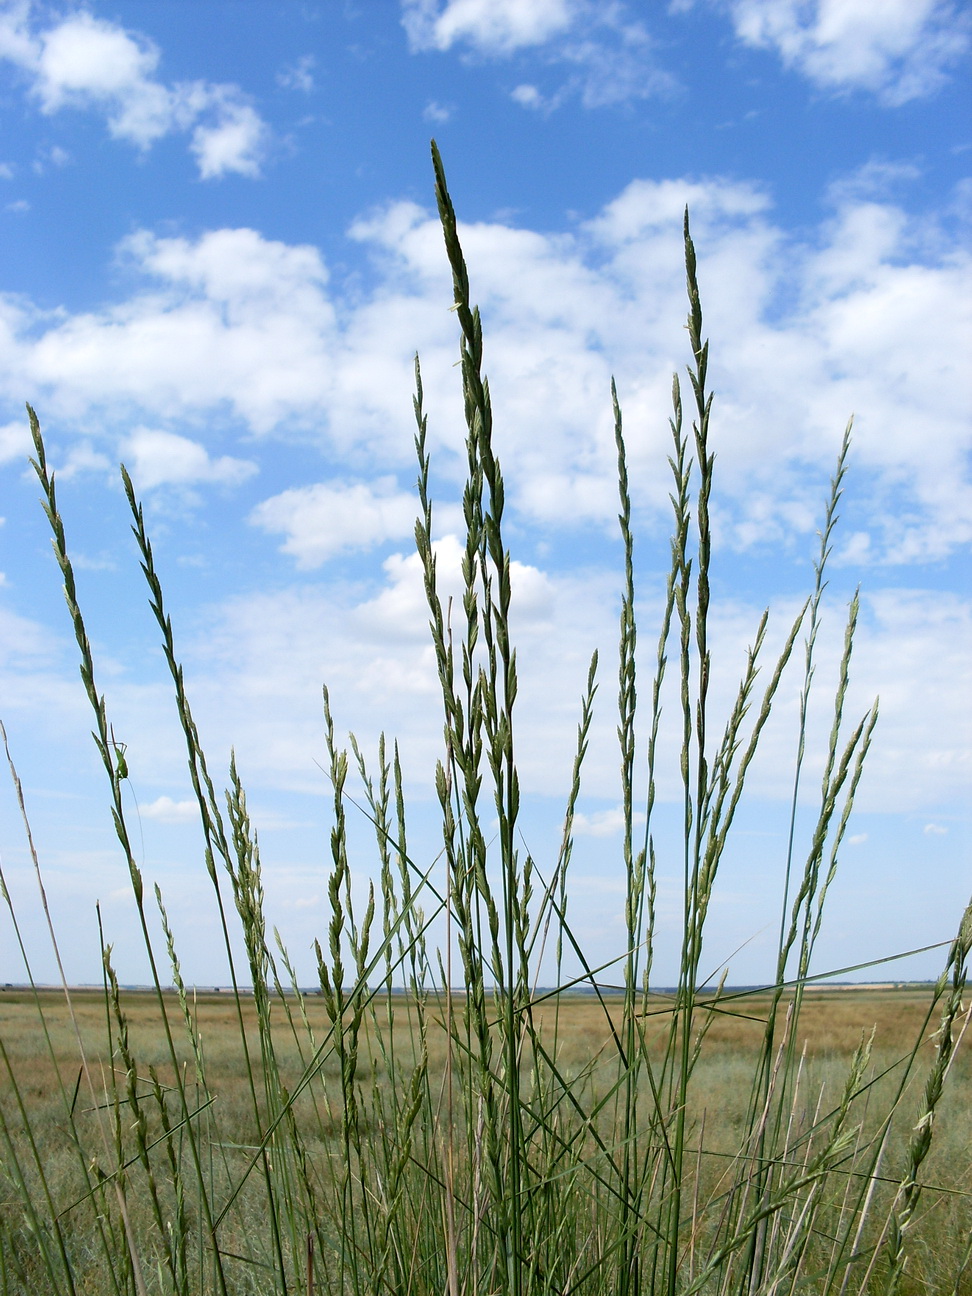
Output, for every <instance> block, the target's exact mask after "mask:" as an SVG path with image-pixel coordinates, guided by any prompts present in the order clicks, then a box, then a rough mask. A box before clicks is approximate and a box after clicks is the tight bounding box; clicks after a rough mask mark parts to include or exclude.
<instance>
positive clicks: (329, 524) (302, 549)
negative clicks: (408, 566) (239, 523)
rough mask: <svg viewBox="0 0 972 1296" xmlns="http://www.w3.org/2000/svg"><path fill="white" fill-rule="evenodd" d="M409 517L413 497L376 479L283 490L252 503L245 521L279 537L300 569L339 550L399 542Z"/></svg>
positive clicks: (392, 481)
mask: <svg viewBox="0 0 972 1296" xmlns="http://www.w3.org/2000/svg"><path fill="white" fill-rule="evenodd" d="M415 517H416V503H415V497H414V495H412V494H411V493H405V492H403V491H400V490H398V488H397V484H396V482H395V479H394V477H380V478H378V479H377V480H376V481H373V482H370V483H364V482H356V483H350V484H349V483H346V482H340V481H331V482H326V483H325V482H321V483H319V484H318V485H316V486H300V487H297V488H295V489H293V490H286V491H283V492H282V493H281V494H279V495H274V496H272V497H271V498H270V499H268V500H264V501H263V503H262V504H258V505H257V507H256V508H255V509H254V510H253V512H252V513H251V514H250V521H251V522H252V523H253V524H254V525H255V526H259V527H262V528H263V530H264V531H269V532H271V533H281V532H282V533H283V534H284V535H285V536H286V537H287V539H286V540H285V541H284V543H283V544H282V545H281V549H282V550H283V552H284V553H288V554H292V555H293V557H294V558H296V560H297V566H298V567H300V568H305V569H306V568H310V567H319V566H320V565H321V563H324V562H326V561H327V559H328V558H332V557H333V556H334V555H335V554H337V553H341V552H342V551H343V550H347V549H370V548H371V547H372V546H374V545H376V544H382V543H383V542H384V541H386V540H400V539H402V538H403V537H405V536H407V535H410V534H411V532H412V531H413V529H414V527H415Z"/></svg>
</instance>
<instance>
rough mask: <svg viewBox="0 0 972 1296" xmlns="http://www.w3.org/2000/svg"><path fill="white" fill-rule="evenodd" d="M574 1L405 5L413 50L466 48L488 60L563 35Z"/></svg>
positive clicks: (451, 0)
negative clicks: (485, 55)
mask: <svg viewBox="0 0 972 1296" xmlns="http://www.w3.org/2000/svg"><path fill="white" fill-rule="evenodd" d="M581 7H582V6H581V5H580V4H578V2H577V0H403V3H402V9H403V17H402V22H403V23H404V26H405V30H406V32H407V33H408V38H409V41H410V43H411V46H412V48H413V49H416V50H426V49H438V50H447V49H450V48H451V47H452V46H453V45H454V44H456V43H457V42H465V43H468V44H470V45H472V46H473V47H475V48H477V49H479V50H481V51H483V52H485V53H489V54H510V53H512V52H513V51H514V50H517V49H523V48H525V47H527V46H533V45H542V44H544V42H546V41H548V40H550V39H551V37H553V36H557V35H560V34H562V33H563V32H565V31H567V30H568V29H569V28H570V27H571V26H572V25H573V23H574V21H575V19H576V18H577V15H578V11H579V9H580V8H581Z"/></svg>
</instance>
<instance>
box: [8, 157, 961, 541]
mask: <svg viewBox="0 0 972 1296" xmlns="http://www.w3.org/2000/svg"><path fill="white" fill-rule="evenodd" d="M897 179H898V180H904V179H906V177H903V176H898V177H897ZM875 183H876V180H875V178H874V177H873V176H872V177H871V178H870V179H869V180H868V179H867V178H865V179H864V180H862V181H861V185H863V186H864V189H863V190H862V188H861V185H858V186H857V187H856V188H855V185H854V184H853V183H851V182H848V184H847V185H846V186H844V187H843V188H841V187H838V188H837V189H836V190H835V192H834V195H833V202H834V207H833V210H832V213H831V215H830V216H829V217H828V218H827V219H826V220H825V221H824V222H822V223H821V225H820V226H819V228H818V229H816V230H814V231H810V232H809V233H808V234H807V235H805V236H804V237H802V238H796V237H794V236H792V235H787V234H786V233H784V231H783V230H782V229H781V228H780V226H779V225H778V224H777V223H775V221H774V219H773V210H772V202H771V198H770V196H769V195H768V194H767V193H766V192H765V191H764V190H762V189H760V188H759V187H757V186H754V185H752V184H747V183H745V182H740V181H728V180H723V179H719V178H710V179H692V180H688V179H683V180H674V179H673V180H665V181H634V182H632V183H631V184H630V185H628V186H627V187H626V188H625V189H624V190H623V191H622V192H621V193H620V194H619V195H618V196H617V197H616V198H615V199H614V200H613V201H612V202H610V203H608V204H607V205H606V206H605V207H604V209H603V210H602V211H601V213H600V214H599V215H598V216H596V217H595V218H594V219H593V220H590V221H588V222H586V223H584V224H582V225H579V226H577V227H576V228H575V229H574V230H573V232H571V233H566V234H564V233H559V234H545V233H542V232H539V231H535V230H529V229H513V228H510V227H508V226H506V225H503V224H501V223H499V222H492V223H481V224H478V225H472V226H467V227H464V228H463V231H462V238H463V243H464V246H465V250H466V254H467V258H468V261H469V265H470V267H471V274H472V283H473V292H474V295H475V297H476V298H477V299H478V301H479V303H480V305H481V307H482V310H483V317H484V321H485V333H486V365H487V369H488V372H489V375H490V380H491V385H492V391H493V399H494V405H495V408H496V410H497V423H496V436H497V442H498V446H499V450H500V453H501V455H502V457H503V463H504V466H505V470H506V473H507V479H508V497H509V500H510V505H511V507H513V508H515V509H517V510H518V511H519V513H520V515H521V516H522V517H523V518H524V519H526V520H531V521H534V522H540V523H541V524H543V525H545V526H550V527H554V528H558V527H562V526H565V525H568V524H570V525H573V524H575V523H577V522H579V521H587V522H591V523H594V524H596V525H599V526H607V527H613V525H614V522H613V519H614V514H615V512H616V507H617V506H616V486H615V477H614V473H615V466H614V463H615V450H614V433H613V423H612V420H611V416H610V409H609V399H608V392H609V385H610V379H611V375H612V374H614V375H615V376H616V377H617V381H618V388H619V392H620V396H621V401H622V405H623V407H624V414H625V425H626V427H627V428H628V430H629V453H630V458H631V467H632V489H633V491H634V494H635V504H636V506H637V507H638V508H640V509H646V510H650V511H655V510H667V508H668V501H667V491H668V485H667V482H666V481H665V480H664V477H663V476H662V475H660V474H659V473H658V472H657V464H658V463H659V462H664V454H665V453H666V452H667V446H668V436H669V434H668V429H667V414H668V409H669V403H670V388H671V374H672V372H673V370H675V369H676V368H679V367H680V366H681V365H682V364H683V362H684V352H683V349H682V346H681V338H682V336H683V328H682V325H683V323H684V316H685V309H686V306H685V298H684V272H683V269H682V246H681V244H682V238H681V217H682V210H683V207H684V205H685V203H688V204H689V205H690V207H691V211H692V220H693V230H694V233H695V237H696V242H697V247H698V252H699V274H700V281H701V285H702V291H703V301H704V303H705V308H706V330H707V332H708V333H709V335H710V336H711V338H712V359H711V377H712V383H713V387H714V389H715V391H716V406H715V415H714V421H713V437H714V440H715V446H716V449H717V450H718V451H719V452H720V453H721V455H722V459H721V463H722V506H721V511H720V513H719V514H718V516H717V518H716V524H717V526H718V527H719V528H720V531H719V534H720V542H721V543H727V544H729V545H734V546H737V547H740V548H747V547H753V546H757V547H758V546H767V545H774V546H780V545H782V546H784V547H785V546H788V545H792V544H793V543H795V542H799V543H800V545H801V546H803V545H805V543H806V540H805V539H804V537H807V536H812V533H813V531H814V528H815V527H816V525H817V515H818V504H819V499H820V497H821V492H822V488H823V484H824V483H825V480H826V476H827V475H828V474H829V472H830V471H831V469H832V466H833V462H834V459H835V457H836V452H837V448H838V445H839V442H840V438H841V435H842V432H843V429H844V426H845V423H846V421H847V417H848V415H849V414H851V413H852V412H854V413H855V414H856V423H855V439H854V450H853V454H854V461H855V463H856V465H857V468H858V470H861V469H863V470H864V472H865V473H867V474H868V478H869V482H870V488H871V492H872V499H871V503H870V506H869V511H868V515H867V517H866V519H862V520H861V522H863V523H864V525H862V524H861V522H859V523H858V525H857V527H856V535H855V536H854V538H853V546H854V547H853V554H854V556H855V557H856V558H857V559H860V560H864V561H868V562H872V563H880V562H883V561H888V560H893V561H896V562H914V561H927V560H929V559H935V558H938V557H942V556H945V555H947V554H948V553H949V552H951V551H952V550H953V549H954V547H955V546H956V545H960V544H963V543H966V542H967V541H968V540H969V539H970V538H972V483H970V481H969V473H968V458H967V456H968V449H969V445H970V440H972V437H970V429H969V420H968V396H969V380H968V374H967V372H966V366H965V365H964V362H963V361H962V359H961V357H962V356H963V355H964V354H967V353H968V352H969V351H970V350H972V319H970V311H969V307H968V302H969V291H968V282H969V277H970V268H972V258H970V257H969V255H968V254H967V253H966V252H965V251H963V250H962V249H961V248H957V247H956V246H955V243H954V240H952V239H950V238H949V236H948V234H947V231H944V230H938V229H937V228H936V227H935V226H934V224H933V223H929V222H928V221H925V220H922V219H918V218H914V217H910V216H908V215H907V214H906V213H905V211H904V210H903V209H902V208H900V207H899V206H897V205H896V204H895V203H894V202H892V201H890V200H888V199H884V198H880V197H876V196H874V185H875ZM865 190H866V191H867V192H865ZM869 195H870V196H869ZM350 234H351V237H352V238H354V239H355V240H357V241H358V242H360V243H361V244H362V245H363V246H364V247H365V249H366V250H367V251H368V252H369V253H370V255H371V256H372V257H373V261H374V287H373V288H372V289H371V291H370V292H369V293H365V294H361V295H359V296H357V297H356V298H355V299H354V300H353V301H352V300H346V299H345V298H344V297H343V295H342V294H341V293H340V292H339V291H338V290H336V289H335V288H334V287H333V286H332V284H331V283H330V280H329V276H328V271H327V268H326V266H325V265H324V262H323V259H322V257H321V255H320V253H319V251H318V250H317V249H316V248H313V247H309V246H292V245H288V244H284V243H282V242H278V241H274V240H269V239H265V238H264V237H262V236H261V235H260V234H259V233H257V232H256V231H254V230H247V229H236V230H233V229H223V230H216V231H212V232H210V233H207V234H204V235H202V236H201V237H199V238H197V239H183V238H162V237H159V236H157V235H154V234H151V233H148V232H142V233H139V234H136V235H134V236H132V237H131V238H129V239H128V240H126V242H125V243H124V244H123V246H122V248H121V251H120V259H121V262H122V265H123V266H124V267H125V269H126V270H127V271H128V272H129V274H130V275H131V277H132V279H133V281H134V285H135V287H134V291H133V292H132V294H131V295H130V296H129V297H128V298H127V299H125V300H123V301H121V302H118V303H116V304H114V305H110V306H106V307H104V308H103V309H101V310H95V311H91V312H87V313H82V314H77V315H71V314H68V313H65V312H61V313H58V314H54V315H47V316H42V315H41V314H40V313H39V312H36V311H34V310H32V308H31V307H30V304H29V303H27V302H25V301H24V300H23V299H22V298H12V297H11V298H7V299H2V298H0V343H2V345H0V390H2V391H5V392H6V393H7V394H8V395H9V397H10V401H11V411H10V412H11V414H12V413H13V409H14V404H13V403H14V401H17V402H19V400H20V399H21V398H22V396H23V394H24V390H25V385H26V386H27V392H26V394H27V395H31V392H32V391H33V392H35V393H38V395H36V396H35V397H34V399H35V400H36V399H40V398H41V395H42V396H43V400H44V403H45V407H46V408H47V409H49V410H50V411H51V414H52V415H54V414H56V415H57V416H58V417H59V418H61V419H62V421H65V422H68V423H69V422H70V421H72V420H74V421H76V422H77V424H78V426H79V428H81V429H83V428H85V427H86V426H88V425H90V422H91V420H92V419H93V418H94V417H95V415H97V416H98V418H99V419H106V418H108V417H109V416H113V417H119V416H120V415H121V414H124V415H125V416H126V417H129V418H132V420H133V421H135V420H137V421H138V422H140V423H142V424H143V425H145V426H147V427H151V426H159V424H160V423H161V424H162V425H163V426H167V427H170V428H171V427H172V424H173V421H174V420H177V419H180V418H184V419H191V420H196V421H200V420H201V419H202V418H203V417H204V416H207V417H208V416H212V415H214V414H217V413H220V414H226V413H229V414H230V415H231V416H232V417H233V418H234V419H236V420H238V421H239V422H240V423H241V424H242V425H243V426H244V427H245V429H246V430H247V431H249V432H251V433H257V434H261V435H280V436H291V435H293V434H294V433H295V432H299V434H300V435H301V436H302V437H309V438H311V439H313V440H315V441H317V442H318V444H320V445H322V447H324V448H326V449H327V451H328V453H329V454H332V455H335V456H337V458H338V460H339V461H340V462H348V463H350V462H354V463H355V467H354V469H353V471H352V476H353V477H355V478H360V477H361V475H362V467H361V465H362V464H368V465H376V466H377V465H381V468H380V471H382V472H386V473H387V472H388V470H389V468H397V467H398V466H399V465H401V466H402V467H405V466H407V465H410V462H411V443H412V435H413V431H414V425H413V421H412V414H411V393H412V385H413V359H414V353H415V351H416V350H418V351H419V352H420V353H421V357H422V365H423V374H424V378H425V387H426V404H427V408H428V410H429V412H430V424H429V429H430V430H429V436H430V445H431V447H432V449H433V451H434V452H435V454H436V456H437V459H436V463H437V467H438V468H439V470H440V471H442V472H445V473H456V472H459V471H461V469H462V462H463V458H464V454H463V435H464V434H463V420H462V410H461V403H460V398H459V394H458V384H457V382H456V373H455V368H454V365H455V358H456V333H455V320H454V316H453V315H452V314H451V312H450V311H449V309H448V304H449V303H450V302H451V299H452V293H451V286H450V282H449V274H448V267H447V265H446V264H445V258H444V256H443V252H442V243H441V232H440V230H439V227H438V223H437V222H436V221H435V219H434V218H433V217H432V216H431V215H430V213H428V212H427V211H425V210H423V209H422V208H420V207H418V206H416V205H415V204H412V203H404V202H401V203H393V204H390V205H389V206H387V207H385V208H383V209H380V210H378V211H376V212H374V213H372V214H371V215H369V216H368V217H367V218H363V219H361V220H359V221H358V222H356V223H355V225H354V226H353V227H352V229H351V231H350ZM943 319H947V320H948V321H949V345H948V346H943V345H942V344H941V342H940V338H941V321H942V320H943ZM923 428H924V429H932V428H933V429H934V436H925V435H920V434H919V433H918V431H917V430H918V429H923ZM780 429H785V430H786V431H785V435H782V434H781V432H780ZM88 435H90V433H88ZM226 471H227V472H229V469H228V468H227V469H226ZM234 471H235V470H234ZM395 525H404V524H403V523H400V522H396V524H395ZM399 534H401V533H400V532H399ZM388 535H389V536H390V535H391V533H388ZM290 542H292V543H295V544H297V545H298V549H300V548H301V546H300V544H299V543H298V542H297V541H296V540H294V539H293V537H292V538H291V541H290ZM295 552H296V550H295ZM302 552H305V556H306V554H307V553H309V552H310V550H306V551H304V550H302Z"/></svg>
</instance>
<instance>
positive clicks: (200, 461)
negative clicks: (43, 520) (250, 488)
mask: <svg viewBox="0 0 972 1296" xmlns="http://www.w3.org/2000/svg"><path fill="white" fill-rule="evenodd" d="M121 453H122V457H123V459H124V460H125V462H126V464H127V466H128V468H129V471H130V472H131V474H132V481H133V482H134V483H135V485H136V486H137V487H138V488H139V489H140V490H153V489H154V488H156V487H158V486H192V485H196V484H198V483H203V482H207V483H212V484H215V485H220V486H238V485H239V484H240V483H241V482H244V481H246V480H247V478H248V477H252V476H253V474H254V473H255V472H257V465H256V464H255V463H252V462H250V461H249V460H246V459H234V458H232V457H231V456H229V455H222V456H220V458H218V459H211V458H210V456H209V454H208V452H207V451H206V448H205V446H201V445H200V444H199V443H198V442H197V441H190V440H189V438H188V437H184V436H177V435H176V433H174V432H164V431H160V430H158V429H153V428H146V427H140V428H136V429H135V431H134V432H133V433H132V434H131V436H130V437H128V438H127V439H126V440H125V441H123V442H122V446H121ZM62 475H63V474H62Z"/></svg>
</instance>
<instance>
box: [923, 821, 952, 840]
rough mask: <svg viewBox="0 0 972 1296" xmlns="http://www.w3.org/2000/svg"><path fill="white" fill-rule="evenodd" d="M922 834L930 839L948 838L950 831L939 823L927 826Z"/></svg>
mask: <svg viewBox="0 0 972 1296" xmlns="http://www.w3.org/2000/svg"><path fill="white" fill-rule="evenodd" d="M922 832H923V833H925V835H926V836H928V837H946V836H947V835H948V829H947V828H943V827H942V825H941V824H937V823H929V824H925V826H924V828H923V829H922Z"/></svg>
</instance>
